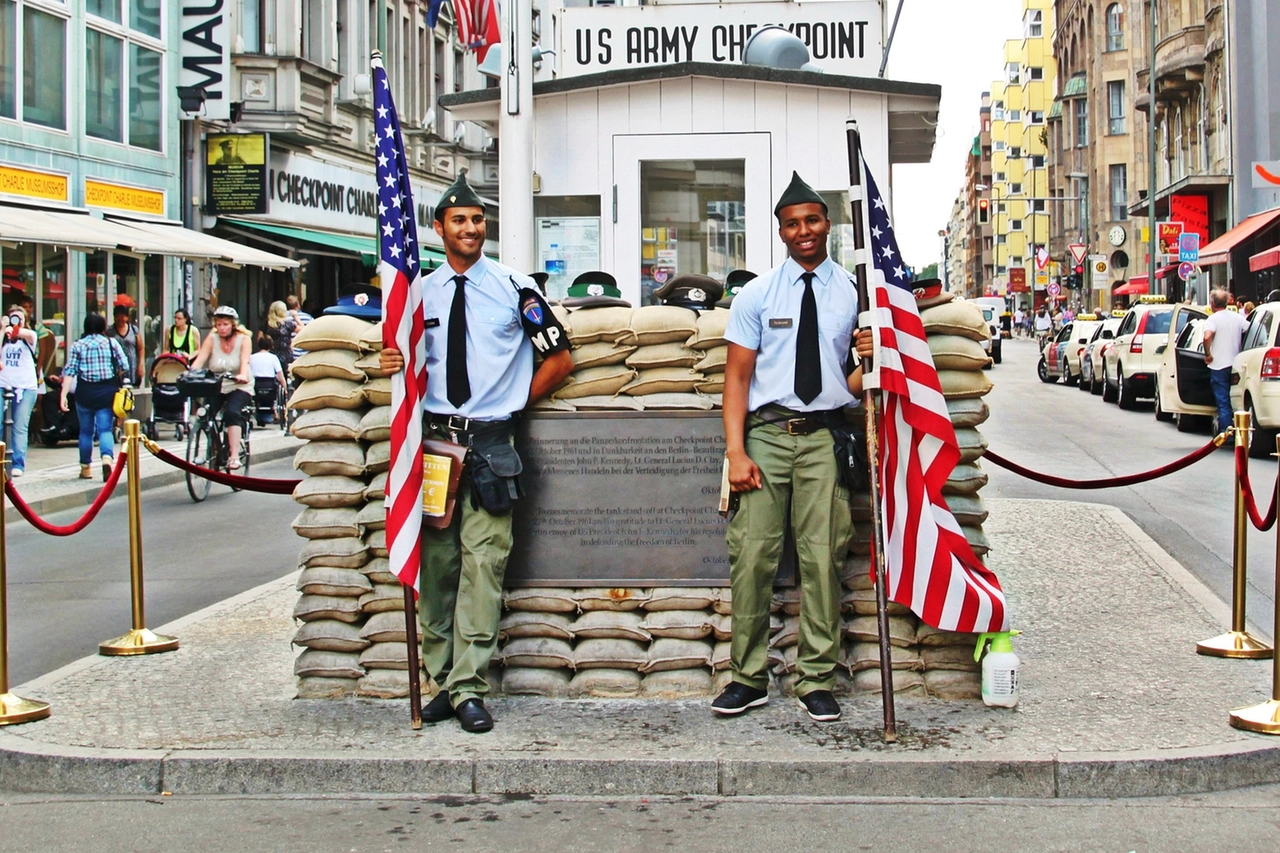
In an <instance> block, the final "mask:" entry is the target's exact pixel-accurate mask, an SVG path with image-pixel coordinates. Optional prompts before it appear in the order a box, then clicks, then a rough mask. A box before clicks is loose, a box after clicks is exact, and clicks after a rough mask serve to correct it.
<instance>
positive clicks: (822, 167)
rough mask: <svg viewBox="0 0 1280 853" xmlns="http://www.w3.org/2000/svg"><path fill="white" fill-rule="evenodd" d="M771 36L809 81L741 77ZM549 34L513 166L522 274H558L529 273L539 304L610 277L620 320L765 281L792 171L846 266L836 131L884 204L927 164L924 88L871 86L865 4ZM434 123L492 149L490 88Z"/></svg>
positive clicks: (772, 8) (579, 12) (844, 167)
mask: <svg viewBox="0 0 1280 853" xmlns="http://www.w3.org/2000/svg"><path fill="white" fill-rule="evenodd" d="M860 16H861V17H860ZM778 21H784V22H788V23H787V26H788V28H789V29H791V30H792V32H793V34H795V35H797V36H801V37H802V40H804V41H806V42H807V43H808V47H809V49H810V55H811V57H813V64H814V65H817V66H819V67H821V68H822V70H821V71H818V70H780V69H775V68H768V67H761V66H755V65H745V64H743V63H742V57H741V54H742V44H743V42H744V36H745V37H749V34H750V33H751V32H752V30H753V28H755V27H758V26H762V25H765V24H768V23H776V22H778ZM556 23H557V35H558V47H559V50H558V55H557V57H556V62H557V69H556V72H557V76H556V77H555V78H554V79H542V80H539V81H537V82H535V83H534V88H533V92H534V150H533V152H532V158H531V164H532V170H533V173H534V178H533V188H534V217H535V231H536V235H535V247H536V251H537V262H538V263H539V265H540V266H542V265H543V264H544V263H545V261H547V260H549V259H550V260H558V261H563V265H560V264H552V265H550V266H548V267H547V268H548V269H551V270H555V269H559V268H562V269H563V274H561V275H558V276H553V279H552V280H551V281H549V282H548V295H550V296H552V297H560V296H563V295H564V291H565V288H566V287H567V286H568V284H569V283H571V282H572V281H573V279H574V277H575V276H576V275H577V273H580V272H584V271H586V270H591V269H603V270H607V271H609V272H611V273H613V274H614V275H615V276H616V277H617V279H618V283H619V286H620V287H621V288H622V291H623V297H624V298H626V299H628V300H629V301H631V303H632V304H633V305H641V304H649V303H651V302H652V301H654V300H653V299H652V297H651V292H652V290H653V289H655V288H656V287H659V286H661V284H662V282H664V281H666V280H668V279H669V278H670V277H672V276H674V275H679V274H682V273H704V274H707V275H711V276H713V277H716V278H719V279H722V280H723V278H724V276H725V274H726V273H728V272H729V271H730V270H733V269H737V268H745V269H750V270H753V271H756V272H763V271H765V270H767V269H769V268H770V267H772V266H774V265H775V264H777V263H779V262H781V260H782V259H783V257H784V254H783V253H784V251H785V250H784V247H783V245H782V243H781V241H780V240H779V239H778V237H777V225H776V223H775V221H774V219H773V205H774V201H775V199H776V197H777V195H778V193H780V192H781V191H782V189H783V188H784V187H785V186H786V185H787V183H788V181H789V180H790V178H791V171H792V170H793V169H795V170H797V171H799V172H800V174H801V176H802V177H804V179H805V180H806V181H808V182H809V183H810V184H811V185H812V186H814V187H815V188H816V189H818V190H819V191H820V192H822V193H823V194H824V195H825V196H826V197H827V200H828V207H829V209H830V214H831V219H832V223H833V226H834V227H833V235H834V237H833V258H834V259H835V260H836V261H837V262H842V263H844V264H845V265H846V266H849V267H852V251H853V242H852V233H851V230H850V227H849V224H848V223H849V218H850V214H849V204H848V192H847V190H848V186H849V165H848V163H849V159H848V152H847V145H846V134H845V127H846V120H847V119H848V118H850V117H852V118H854V119H856V120H857V121H858V126H859V130H860V131H861V134H862V144H863V152H864V156H865V158H866V161H867V163H868V165H869V167H870V169H871V171H872V174H873V175H874V176H875V177H876V180H877V183H878V184H879V186H880V188H881V189H882V191H883V192H884V193H886V194H889V193H890V167H892V166H893V165H896V164H898V163H925V162H928V160H929V159H930V156H931V154H932V151H933V142H934V127H935V125H936V123H937V115H938V103H939V99H940V97H941V88H940V87H939V86H936V85H931V84H920V83H906V82H896V81H891V80H884V79H880V78H877V77H875V76H874V75H875V74H876V73H877V70H878V68H879V63H880V57H881V52H880V44H881V39H880V37H879V33H880V31H881V30H880V28H881V24H882V21H881V15H880V12H879V4H875V3H811V4H792V3H738V4H727V5H717V6H709V5H671V6H642V7H616V8H608V7H592V8H570V9H561V10H559V16H558V18H557V21H556ZM655 27H656V32H657V35H653V33H654V32H655ZM664 28H665V29H664ZM662 32H677V33H679V34H681V35H680V37H679V44H680V45H681V47H680V49H679V50H678V51H675V52H674V53H672V52H670V51H668V52H667V53H663V48H662V47H661V45H662V44H664V43H668V44H669V46H670V45H673V44H674V43H675V42H672V41H671V40H669V39H668V40H666V41H665V42H664V39H663V36H662V35H661V33H662ZM650 36H652V38H650ZM646 38H648V39H649V41H653V40H654V39H656V40H657V41H656V42H655V44H656V45H657V47H655V49H654V50H652V51H647V50H646V49H644V48H643V45H644V44H645V43H646V41H645V39H646ZM628 44H633V45H638V46H639V47H640V49H638V50H630V49H628V47H627V45H628ZM606 45H608V49H606V47H605V46H606ZM588 46H589V47H590V49H589V50H588V49H587V48H588ZM672 50H674V48H672ZM664 57H678V58H679V59H680V60H681V61H678V62H668V63H663V62H662V61H661V60H662V59H663V58H664ZM605 58H608V59H609V60H611V61H610V62H608V63H605V62H602V61H601V60H602V59H605ZM618 65H622V66H623V67H616V66H618ZM848 71H851V72H853V74H847V73H842V72H848ZM854 74H856V75H857V76H853V75H854ZM543 76H545V74H544V75H543ZM440 106H442V107H444V108H446V109H448V110H449V111H450V113H451V115H452V117H453V118H454V119H455V120H469V121H473V122H477V123H479V124H481V125H483V126H484V127H485V128H486V130H488V131H489V132H490V133H492V134H493V135H495V136H498V135H499V125H500V121H501V112H502V110H501V105H500V95H499V90H498V89H497V88H491V89H483V90H479V91H469V92H460V93H457V94H453V95H446V96H444V97H442V98H441V99H440ZM499 146H500V156H502V157H511V156H522V155H521V154H520V153H517V152H513V151H511V150H508V149H506V148H501V139H499Z"/></svg>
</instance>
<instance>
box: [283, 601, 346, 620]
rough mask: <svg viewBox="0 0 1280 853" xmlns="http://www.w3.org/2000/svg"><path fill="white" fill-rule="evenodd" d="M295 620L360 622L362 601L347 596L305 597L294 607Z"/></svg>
mask: <svg viewBox="0 0 1280 853" xmlns="http://www.w3.org/2000/svg"><path fill="white" fill-rule="evenodd" d="M293 618H294V619H298V620H301V621H303V622H314V621H316V620H317V619H336V620H337V621H339V622H359V621H360V599H358V598H349V597H347V596H345V595H304V596H301V597H300V598H299V599H298V601H297V603H296V604H295V605H294V606H293Z"/></svg>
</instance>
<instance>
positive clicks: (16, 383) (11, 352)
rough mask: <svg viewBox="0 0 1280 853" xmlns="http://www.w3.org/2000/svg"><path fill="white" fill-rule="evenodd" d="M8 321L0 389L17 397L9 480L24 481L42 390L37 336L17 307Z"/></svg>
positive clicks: (14, 407)
mask: <svg viewBox="0 0 1280 853" xmlns="http://www.w3.org/2000/svg"><path fill="white" fill-rule="evenodd" d="M5 321H6V326H7V328H6V329H5V330H4V347H3V351H4V362H3V365H2V366H0V388H5V389H12V391H13V394H14V396H15V397H16V399H15V401H14V406H13V446H12V448H11V454H12V459H13V469H12V471H11V472H10V474H9V476H11V477H21V476H22V472H23V469H25V468H26V467H27V429H28V427H30V425H31V410H32V409H33V408H35V405H36V395H37V394H38V393H39V389H40V377H39V375H38V373H37V371H36V333H35V332H33V331H31V330H30V329H28V328H27V312H26V311H24V310H22V308H20V307H18V306H16V305H15V306H14V307H12V308H10V309H9V313H8V314H7V315H6V316H5ZM6 399H7V395H6Z"/></svg>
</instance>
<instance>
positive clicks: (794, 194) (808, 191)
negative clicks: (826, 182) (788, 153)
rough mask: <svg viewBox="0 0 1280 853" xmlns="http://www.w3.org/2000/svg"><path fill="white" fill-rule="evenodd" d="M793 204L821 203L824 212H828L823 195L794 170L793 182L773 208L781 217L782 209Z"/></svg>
mask: <svg viewBox="0 0 1280 853" xmlns="http://www.w3.org/2000/svg"><path fill="white" fill-rule="evenodd" d="M793 204H820V205H822V212H823V213H826V212H827V203H826V202H825V201H823V200H822V196H820V195H818V192H817V190H815V189H814V188H813V187H811V186H809V185H808V184H806V183H805V182H804V180H803V179H802V178H801V177H800V173H799V172H794V171H793V172H792V173H791V183H790V184H789V185H788V186H787V188H786V190H784V191H783V193H782V198H780V199H778V204H777V206H776V207H774V208H773V215H774V216H776V217H778V218H779V219H781V218H782V209H783V208H784V207H790V206H791V205H793Z"/></svg>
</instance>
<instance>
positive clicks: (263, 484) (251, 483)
mask: <svg viewBox="0 0 1280 853" xmlns="http://www.w3.org/2000/svg"><path fill="white" fill-rule="evenodd" d="M146 445H147V450H150V451H151V453H152V454H153V455H154V456H155V457H156V458H157V459H159V460H160V461H161V462H167V463H169V464H170V465H172V466H173V467H175V468H181V469H182V470H183V471H186V472H187V473H188V474H195V475H196V476H197V477H204V478H205V479H206V480H212V481H213V482H215V483H221V484H222V485H224V486H230V487H231V488H233V489H244V490H245V491H249V492H263V493H265V494H268V495H291V494H293V490H294V489H295V488H296V487H297V485H298V484H299V483H301V482H302V481H301V480H275V479H267V478H266V477H241V476H239V475H238V474H226V473H223V472H222V471H213V470H211V469H209V468H202V467H201V466H199V465H193V464H191V463H190V462H188V461H187V460H185V459H183V458H182V457H181V456H176V455H174V454H172V453H170V452H169V451H167V450H165V449H164V448H163V447H161V446H160V445H158V444H156V443H155V442H151V441H148V442H146Z"/></svg>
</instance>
